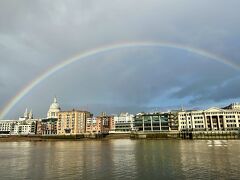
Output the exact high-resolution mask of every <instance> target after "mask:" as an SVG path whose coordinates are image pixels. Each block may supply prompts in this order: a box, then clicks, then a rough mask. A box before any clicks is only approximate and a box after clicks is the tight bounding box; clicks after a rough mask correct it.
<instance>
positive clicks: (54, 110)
mask: <svg viewBox="0 0 240 180" xmlns="http://www.w3.org/2000/svg"><path fill="white" fill-rule="evenodd" d="M60 111H61V108H60V105H59V104H58V102H57V98H56V97H54V100H53V103H52V104H51V106H50V107H49V110H48V113H47V118H48V119H51V118H58V113H59V112H60Z"/></svg>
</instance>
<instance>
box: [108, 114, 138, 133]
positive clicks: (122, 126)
mask: <svg viewBox="0 0 240 180" xmlns="http://www.w3.org/2000/svg"><path fill="white" fill-rule="evenodd" d="M133 122H134V115H133V114H129V113H121V114H120V115H115V116H114V124H115V127H114V129H113V131H111V132H112V133H114V132H116V133H121V132H123V133H126V132H127V133H128V132H131V131H132V130H134V127H133Z"/></svg>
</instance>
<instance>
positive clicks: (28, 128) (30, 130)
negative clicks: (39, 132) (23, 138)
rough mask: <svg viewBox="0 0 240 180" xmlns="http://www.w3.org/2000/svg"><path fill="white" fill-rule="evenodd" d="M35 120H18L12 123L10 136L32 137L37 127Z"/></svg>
mask: <svg viewBox="0 0 240 180" xmlns="http://www.w3.org/2000/svg"><path fill="white" fill-rule="evenodd" d="M37 121H39V120H38V119H36V120H33V119H31V120H18V121H16V122H15V123H14V128H13V132H12V135H34V134H36V127H37Z"/></svg>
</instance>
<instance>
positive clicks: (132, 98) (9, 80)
mask: <svg viewBox="0 0 240 180" xmlns="http://www.w3.org/2000/svg"><path fill="white" fill-rule="evenodd" d="M238 7H240V1H239V0H231V1H226V0H211V1H209V0H201V1H192V0H171V1H169V0H141V1H139V0H114V1H113V0H102V1H99V0H70V1H64V0H51V1H48V0H35V1H32V0H21V1H19V0H1V1H0V111H3V110H4V108H5V107H6V106H7V104H8V103H9V102H10V100H11V99H12V98H14V97H15V96H16V95H17V94H18V93H19V92H21V90H22V89H24V88H25V87H26V86H27V85H28V84H29V83H30V82H32V81H33V80H34V79H36V78H37V77H39V76H40V75H42V74H43V73H44V72H47V71H48V70H49V69H50V68H51V67H54V66H56V65H57V64H59V63H62V62H64V61H65V60H66V59H68V58H70V57H73V56H74V55H76V54H79V53H83V52H88V51H91V50H92V49H97V48H101V47H104V46H110V47H111V45H113V44H121V43H128V42H146V41H148V42H170V43H173V44H179V45H182V46H188V47H192V48H194V49H201V50H202V51H206V52H209V53H212V54H214V55H216V56H219V57H222V58H225V59H227V61H229V62H231V63H234V64H235V65H236V66H237V65H238V66H240V60H239V58H240V54H239V50H240V33H239V32H240V24H239V22H238V21H239V17H240V11H239V8H238ZM239 82H240V69H237V68H233V67H231V66H228V65H226V64H223V63H221V62H218V61H214V60H212V59H211V58H208V57H204V56H201V55H200V54H197V53H194V52H189V51H186V50H184V49H177V48H171V47H153V46H151V47H140V46H136V47H128V48H119V49H114V50H111V51H106V52H102V53H98V54H96V55H93V56H89V57H86V58H83V59H80V60H79V61H77V62H75V63H72V64H70V65H68V66H66V67H65V68H63V69H61V70H59V71H57V72H56V73H54V74H53V75H51V76H49V77H48V78H46V79H44V80H43V81H42V82H41V83H39V84H38V85H37V86H35V87H34V88H33V89H32V90H31V91H30V92H28V93H27V94H26V96H24V97H23V98H21V99H20V101H18V102H17V103H16V104H14V106H13V107H12V108H11V110H10V111H9V112H8V113H7V114H6V116H5V117H4V118H5V119H10V118H18V117H19V116H21V115H22V113H23V112H24V111H25V109H26V107H27V108H29V109H32V110H33V113H34V115H35V116H36V117H45V116H46V113H47V111H48V108H49V106H50V104H51V103H52V101H53V97H54V96H57V98H58V101H59V103H60V106H61V108H62V109H63V110H70V109H72V108H75V109H82V110H88V111H90V112H92V113H94V114H96V115H97V114H99V113H100V112H102V111H104V112H107V113H110V114H112V113H115V114H118V113H120V112H126V111H128V112H131V113H137V112H142V111H145V112H146V111H167V110H170V109H178V108H181V107H184V108H189V109H199V108H207V107H210V106H218V107H222V106H225V105H228V104H229V103H232V102H240V83H239Z"/></svg>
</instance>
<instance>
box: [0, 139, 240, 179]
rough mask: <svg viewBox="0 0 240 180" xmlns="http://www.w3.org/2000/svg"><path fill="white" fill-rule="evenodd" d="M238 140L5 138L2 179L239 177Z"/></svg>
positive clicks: (1, 146)
mask: <svg viewBox="0 0 240 180" xmlns="http://www.w3.org/2000/svg"><path fill="white" fill-rule="evenodd" d="M239 148H240V141H234V140H231V141H227V140H214V141H183V140H182V141H181V140H127V139H125V140H109V141H56V142H1V143H0V149H1V153H0V159H1V161H0V163H1V164H0V165H1V167H0V173H1V174H0V179H56V178H57V179H150V178H151V179H164V178H165V179H166V178H168V179H209V178H210V179H219V178H220V179H239V175H240V172H239V168H238V166H239V165H240V164H239V159H240V150H239Z"/></svg>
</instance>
